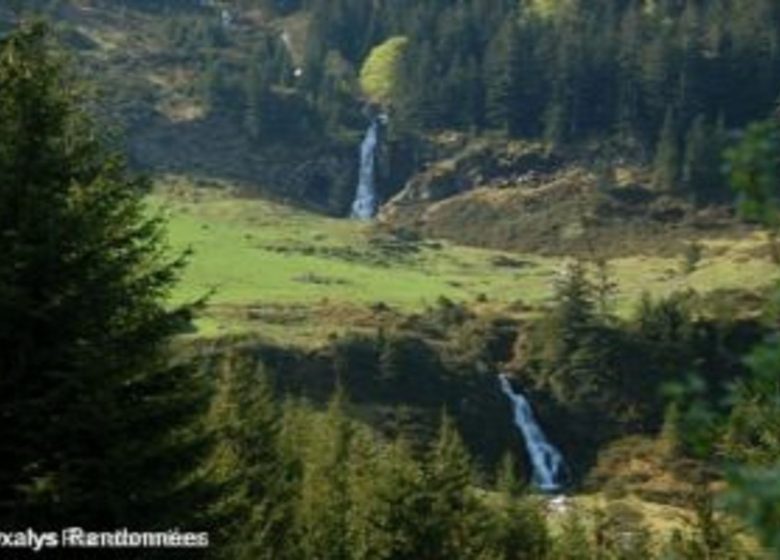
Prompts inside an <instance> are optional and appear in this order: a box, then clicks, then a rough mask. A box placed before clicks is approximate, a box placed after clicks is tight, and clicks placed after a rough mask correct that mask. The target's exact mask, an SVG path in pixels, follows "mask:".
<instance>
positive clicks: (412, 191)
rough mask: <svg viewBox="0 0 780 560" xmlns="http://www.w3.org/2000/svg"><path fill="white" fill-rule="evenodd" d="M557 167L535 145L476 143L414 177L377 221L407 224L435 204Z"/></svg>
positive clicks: (531, 180) (532, 179) (515, 182)
mask: <svg viewBox="0 0 780 560" xmlns="http://www.w3.org/2000/svg"><path fill="white" fill-rule="evenodd" d="M560 164H561V162H560V159H559V158H558V157H557V156H555V155H551V154H549V153H547V152H545V151H544V150H543V149H542V147H541V146H539V145H526V144H520V143H506V142H502V143H500V144H497V143H495V142H490V141H480V142H477V143H475V144H471V145H468V146H466V147H465V148H463V149H461V150H460V151H458V152H457V153H456V154H454V155H452V156H451V157H448V158H446V159H443V160H441V161H437V162H435V163H432V164H430V165H429V166H428V167H427V168H426V169H424V170H423V171H422V172H420V173H418V174H416V175H414V176H413V177H412V178H411V179H410V180H409V181H408V182H407V183H406V185H405V186H404V188H403V189H402V190H401V191H400V192H399V193H398V194H397V195H396V196H395V197H393V198H392V199H391V200H390V201H389V202H388V204H387V205H385V207H384V208H383V209H382V213H381V214H380V219H381V220H382V221H385V222H392V223H396V224H404V225H410V224H413V223H415V222H417V221H418V220H419V219H420V218H421V217H422V214H423V213H424V212H425V211H426V209H427V208H428V207H429V206H430V205H431V204H434V203H436V202H438V201H441V200H445V199H448V198H451V197H454V196H457V195H459V194H462V193H466V192H468V191H471V190H474V189H476V188H480V187H490V188H502V187H507V186H513V185H518V184H525V185H530V184H532V183H534V182H536V181H538V179H539V178H540V177H541V176H543V175H545V174H548V173H550V172H552V171H553V170H554V169H555V168H556V167H557V166H559V165H560Z"/></svg>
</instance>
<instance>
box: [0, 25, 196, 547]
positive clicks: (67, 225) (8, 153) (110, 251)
mask: <svg viewBox="0 0 780 560" xmlns="http://www.w3.org/2000/svg"><path fill="white" fill-rule="evenodd" d="M65 68H66V65H65V64H63V61H62V59H61V58H60V57H59V56H58V55H57V54H55V53H54V51H53V50H52V46H51V44H50V41H49V38H48V33H47V30H46V28H45V26H43V25H41V24H33V25H23V26H22V27H21V28H20V29H19V30H17V31H16V32H14V33H12V34H11V35H10V36H8V37H7V38H5V39H3V40H2V42H1V43H0V184H2V185H3V188H2V189H0V231H2V232H3V235H1V236H0V252H2V255H3V258H2V260H0V371H2V372H3V375H2V377H0V411H1V412H0V414H1V415H2V418H1V421H0V446H2V456H3V461H2V465H0V523H1V524H2V525H3V526H9V527H15V526H28V525H29V526H35V527H64V526H72V525H83V526H88V527H90V528H93V529H100V528H106V529H116V528H117V527H132V528H133V529H135V530H144V529H147V530H151V529H165V530H168V529H170V528H171V527H175V526H180V527H181V526H186V527H188V529H192V530H196V529H197V528H198V527H206V526H207V522H208V519H206V518H203V517H199V516H200V513H201V512H203V511H205V509H206V508H205V507H204V506H205V505H206V504H207V503H208V501H206V499H207V498H208V495H209V493H210V490H209V488H208V485H206V484H205V482H204V480H203V479H202V477H200V476H198V475H196V474H195V473H194V470H195V469H196V468H197V467H198V465H199V464H200V461H201V459H202V457H203V453H204V451H205V450H206V443H207V441H206V439H205V438H204V437H203V434H202V432H201V431H200V430H199V429H198V427H197V424H196V420H197V419H198V417H199V415H200V413H201V412H202V410H203V407H204V406H205V404H206V402H207V398H208V391H207V388H208V386H207V385H206V384H205V382H204V381H203V379H201V378H200V377H198V376H196V375H195V374H194V373H193V371H192V369H191V368H189V367H185V366H178V367H175V368H174V367H172V366H171V361H170V356H169V354H168V352H167V348H168V340H169V339H170V337H171V336H172V335H174V334H175V333H177V332H180V330H181V329H182V327H185V326H186V325H187V324H188V322H189V317H190V315H191V312H192V307H191V306H189V305H186V306H183V307H171V306H169V304H168V302H167V301H166V295H167V294H168V293H169V291H170V289H171V288H172V287H173V284H174V282H175V281H176V279H177V277H178V275H179V272H180V270H181V268H182V265H183V260H182V259H180V258H175V257H174V258H169V257H167V256H166V250H165V244H164V241H163V240H164V224H163V222H162V221H161V220H160V219H159V218H154V217H151V218H150V217H149V214H148V210H147V208H146V207H145V205H144V202H143V198H142V197H143V195H144V193H145V192H146V191H147V190H148V186H149V185H148V184H147V183H146V182H145V181H143V180H139V179H135V178H133V177H132V176H131V175H130V174H129V173H128V171H127V170H126V167H125V165H124V163H123V161H122V158H120V157H119V156H117V155H116V154H113V153H111V152H109V151H108V150H106V149H105V148H104V147H103V144H102V142H101V137H100V134H99V133H98V129H97V127H96V126H95V125H94V123H92V122H91V121H90V119H89V118H88V117H87V116H86V115H85V113H84V112H83V110H82V109H81V107H82V100H81V99H80V98H79V96H78V94H77V88H76V87H75V84H74V82H73V80H72V79H71V77H70V75H69V74H68V72H67V70H65ZM193 554H194V555H195V554H196V551H193ZM137 556H138V557H141V556H143V557H144V558H147V557H150V556H151V555H150V554H149V553H148V551H144V552H143V553H139V554H137ZM128 557H132V554H131V553H130V552H128Z"/></svg>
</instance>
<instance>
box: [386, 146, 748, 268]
mask: <svg viewBox="0 0 780 560" xmlns="http://www.w3.org/2000/svg"><path fill="white" fill-rule="evenodd" d="M649 184H650V176H649V173H648V170H647V169H646V168H645V167H643V166H642V165H641V164H638V163H634V164H630V163H625V162H621V163H619V164H614V165H613V164H609V165H607V164H604V163H603V161H602V160H600V159H598V158H597V157H594V156H592V155H588V154H581V155H580V156H579V157H575V156H572V157H571V158H568V159H564V158H563V157H561V156H559V155H556V154H550V153H549V152H548V151H546V150H545V149H544V147H543V146H540V145H538V144H523V143H519V142H506V141H503V142H500V141H497V140H493V141H490V140H480V141H478V142H475V143H472V144H470V145H467V146H465V147H459V149H458V150H457V151H455V153H454V155H449V156H448V157H445V158H444V159H441V160H439V161H435V162H434V163H431V164H429V165H428V167H427V168H425V169H423V170H422V171H420V172H419V173H417V174H416V175H414V176H413V177H412V178H411V179H410V180H409V181H407V183H406V185H405V186H404V188H403V189H402V190H401V191H400V192H399V193H398V194H397V195H396V196H395V197H393V198H392V199H391V200H390V201H389V202H388V203H387V204H386V205H385V206H384V207H383V208H382V210H381V212H380V215H379V220H380V223H381V224H382V225H383V226H384V227H387V228H391V229H402V230H409V231H411V232H414V233H416V234H419V235H422V236H425V237H432V238H442V239H449V240H451V241H454V242H456V243H460V244H465V245H474V246H480V247H490V248H495V249H504V250H511V251H529V252H541V253H548V254H574V253H578V252H585V253H588V254H592V253H594V252H597V253H598V254H599V255H600V256H601V257H605V256H607V255H609V256H621V255H632V254H637V253H648V254H658V253H664V254H676V253H678V252H679V251H680V250H681V241H680V240H681V239H682V238H683V237H686V236H688V237H691V236H693V237H695V236H696V235H697V234H698V232H700V231H701V229H702V226H703V225H706V227H707V228H708V230H709V231H710V233H712V232H713V230H719V229H720V230H724V231H725V230H726V229H728V227H729V225H730V224H731V225H733V222H731V221H730V219H731V218H730V216H729V215H725V214H724V215H720V214H718V215H713V214H712V212H709V214H708V215H705V212H704V211H702V210H697V209H696V208H695V207H693V206H692V205H691V204H690V203H689V202H687V201H685V200H684V199H682V198H679V197H674V196H670V195H669V194H664V193H661V192H657V191H654V190H652V189H651V188H649V187H648V185H649ZM683 230H684V233H685V235H681V232H683Z"/></svg>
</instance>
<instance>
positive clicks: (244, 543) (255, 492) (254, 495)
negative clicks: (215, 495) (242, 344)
mask: <svg viewBox="0 0 780 560" xmlns="http://www.w3.org/2000/svg"><path fill="white" fill-rule="evenodd" d="M220 374H221V375H220V378H219V385H218V394H217V397H216V398H215V401H214V403H213V404H212V412H211V416H212V418H213V420H212V423H213V425H214V428H213V429H214V430H215V432H216V435H217V441H218V445H217V446H216V449H215V452H214V455H213V458H212V466H211V471H210V472H212V473H213V474H212V476H213V477H215V478H217V479H218V480H220V481H222V484H223V485H225V487H227V488H230V489H231V492H229V493H226V496H225V498H224V499H223V501H222V503H221V504H220V506H219V507H221V510H222V511H221V513H222V515H223V517H224V520H223V521H222V524H221V526H220V529H221V533H222V534H223V540H224V542H222V543H219V544H220V546H221V549H222V550H221V551H220V552H221V554H222V555H223V557H225V558H231V559H233V558H237V559H242V558H246V559H247V560H249V559H256V560H262V559H268V560H273V559H279V558H284V557H286V555H287V553H288V552H289V551H288V548H289V547H288V542H289V541H290V540H292V537H293V535H292V534H291V530H290V527H291V525H292V515H293V511H292V506H293V483H294V482H295V481H294V478H293V476H292V474H291V471H292V468H291V465H289V464H288V462H287V460H286V458H285V456H284V455H283V454H282V452H281V448H280V430H281V414H280V410H279V407H278V406H277V404H276V402H275V399H274V394H273V390H272V388H271V385H270V381H269V379H268V376H267V374H266V373H265V371H263V368H262V364H261V363H259V364H254V363H252V358H251V357H248V356H240V355H238V354H234V355H232V356H229V357H228V358H227V359H225V360H224V364H223V367H222V368H221V372H220Z"/></svg>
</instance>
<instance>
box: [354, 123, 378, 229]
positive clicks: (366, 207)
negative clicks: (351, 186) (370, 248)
mask: <svg viewBox="0 0 780 560" xmlns="http://www.w3.org/2000/svg"><path fill="white" fill-rule="evenodd" d="M381 123H382V117H381V115H380V116H378V117H375V118H373V119H372V120H371V124H370V125H369V127H368V130H367V131H366V135H365V137H364V138H363V142H362V143H361V144H360V174H359V178H358V187H357V193H356V194H355V201H354V202H353V203H352V217H353V218H357V219H359V220H370V219H371V218H373V217H374V214H376V209H377V195H376V172H375V167H376V165H375V163H376V149H377V146H378V145H379V128H380V126H381Z"/></svg>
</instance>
